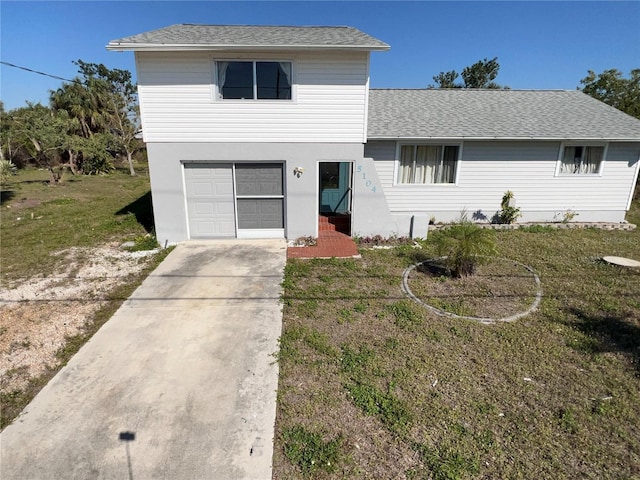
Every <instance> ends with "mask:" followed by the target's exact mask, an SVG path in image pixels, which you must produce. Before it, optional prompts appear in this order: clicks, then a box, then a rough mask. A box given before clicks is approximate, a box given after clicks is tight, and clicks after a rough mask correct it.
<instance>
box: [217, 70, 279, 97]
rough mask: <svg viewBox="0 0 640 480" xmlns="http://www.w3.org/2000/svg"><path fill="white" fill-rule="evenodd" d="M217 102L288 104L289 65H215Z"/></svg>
mask: <svg viewBox="0 0 640 480" xmlns="http://www.w3.org/2000/svg"><path fill="white" fill-rule="evenodd" d="M216 66H217V72H218V79H217V80H218V98H222V99H225V100H227V99H235V100H291V62H258V61H237V62H236V61H232V62H226V61H225V62H222V61H221V62H216Z"/></svg>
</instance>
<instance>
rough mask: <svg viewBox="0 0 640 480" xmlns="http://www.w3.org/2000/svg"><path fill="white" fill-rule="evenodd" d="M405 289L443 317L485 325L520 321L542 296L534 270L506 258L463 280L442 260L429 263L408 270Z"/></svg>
mask: <svg viewBox="0 0 640 480" xmlns="http://www.w3.org/2000/svg"><path fill="white" fill-rule="evenodd" d="M402 286H403V289H404V291H405V292H406V293H407V295H408V296H409V297H410V298H411V299H413V300H414V301H416V302H418V303H420V304H421V305H424V306H425V307H427V308H429V309H430V310H432V311H434V312H435V313H437V314H439V315H444V316H450V317H458V318H467V319H472V320H479V321H481V322H484V323H493V322H496V321H513V320H517V319H518V318H521V317H523V316H525V315H528V314H529V313H531V312H532V311H533V310H535V309H536V308H537V306H538V304H539V303H540V299H541V297H542V289H541V287H540V279H539V277H538V275H537V274H536V273H535V272H534V271H533V269H532V268H531V267H528V266H526V265H523V264H521V263H519V262H516V261H514V260H509V259H506V258H493V259H491V260H490V261H489V263H487V264H485V265H479V266H478V267H477V270H476V273H475V274H474V275H470V276H467V277H462V278H453V277H451V276H449V275H448V274H447V271H446V270H445V268H444V267H443V266H442V262H441V259H432V260H426V261H424V262H421V263H417V264H415V265H412V266H411V267H409V268H407V269H406V270H405V272H404V275H403V281H402Z"/></svg>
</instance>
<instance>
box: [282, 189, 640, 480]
mask: <svg viewBox="0 0 640 480" xmlns="http://www.w3.org/2000/svg"><path fill="white" fill-rule="evenodd" d="M627 218H628V219H629V221H631V222H636V223H637V222H640V208H639V206H638V204H637V202H636V203H635V204H634V206H633V208H632V211H631V212H630V213H629V216H628V217H627ZM496 239H497V243H498V249H499V254H500V256H502V257H508V258H512V259H513V260H516V261H518V262H521V263H523V264H525V265H530V266H531V267H533V269H534V270H535V271H536V272H537V273H538V274H539V276H540V279H541V282H542V288H543V292H544V294H543V300H542V303H541V305H540V307H539V309H538V311H537V312H534V313H533V314H531V315H529V316H527V317H525V318H522V319H520V320H518V321H516V322H514V323H501V324H496V325H481V324H479V323H476V322H473V321H467V320H461V319H451V318H446V317H439V316H436V315H435V314H432V313H431V312H429V311H427V310H426V309H424V308H422V307H421V306H419V305H417V304H414V303H412V302H410V301H408V300H407V299H406V298H405V296H404V294H403V292H402V290H401V287H400V281H401V274H402V272H403V271H404V269H405V268H406V267H407V266H408V265H411V264H413V263H415V262H417V261H420V260H421V259H424V258H426V257H428V256H430V255H432V254H433V253H434V250H433V248H432V246H431V245H430V244H429V242H427V243H426V244H425V245H424V248H423V249H422V250H415V249H412V248H408V247H398V248H396V249H393V250H363V251H362V252H361V253H362V255H363V259H362V260H361V261H354V260H346V261H341V260H331V261H321V260H313V261H299V260H292V261H290V262H289V263H288V265H287V269H286V277H285V281H284V284H285V292H284V295H283V300H284V329H283V335H282V338H281V344H282V346H283V348H284V352H285V353H286V355H282V352H281V356H280V357H279V363H280V384H279V391H278V413H277V421H276V433H277V434H276V445H275V453H274V478H276V479H296V478H306V477H308V476H309V473H308V471H307V470H305V468H303V466H302V465H301V464H300V462H296V461H293V460H292V459H291V457H290V455H288V454H287V453H286V452H288V451H289V449H290V447H291V445H290V443H291V440H290V437H288V436H286V435H284V434H283V432H288V431H290V429H292V428H294V427H295V426H296V425H305V426H307V427H308V428H310V429H311V431H312V432H321V435H322V438H323V441H329V440H330V439H336V438H340V439H341V442H340V444H339V447H338V448H339V451H338V452H336V457H335V461H337V462H338V464H337V465H335V464H334V463H333V462H332V466H334V467H335V470H332V471H328V470H321V469H317V470H316V471H314V472H313V474H312V476H313V478H325V479H328V478H336V479H337V478H416V479H417V478H424V479H467V478H468V479H471V478H554V479H573V478H587V479H607V478H612V479H613V478H640V431H639V430H638V428H637V425H640V408H638V405H640V350H639V347H638V346H639V345H640V296H639V295H638V292H640V272H638V271H633V270H628V269H621V268H617V267H614V266H611V265H608V264H606V263H604V262H602V261H601V260H600V259H601V257H602V256H605V255H618V256H625V257H631V258H636V259H637V258H639V257H640V230H636V231H631V232H623V231H603V230H596V229H588V230H551V229H539V230H512V231H502V232H498V233H497V235H496ZM309 302H313V309H312V311H310V308H309ZM347 312H348V315H347ZM295 332H298V333H297V334H296V333H295Z"/></svg>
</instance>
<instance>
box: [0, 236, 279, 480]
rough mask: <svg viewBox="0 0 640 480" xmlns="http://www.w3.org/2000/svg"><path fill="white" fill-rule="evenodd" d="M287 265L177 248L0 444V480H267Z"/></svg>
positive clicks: (198, 247)
mask: <svg viewBox="0 0 640 480" xmlns="http://www.w3.org/2000/svg"><path fill="white" fill-rule="evenodd" d="M285 257H286V243H285V241H284V240H249V241H243V240H233V241H210V242H187V243H184V244H180V245H179V246H178V247H177V248H176V249H175V250H174V251H173V252H171V254H170V255H169V256H168V257H167V258H166V259H165V261H164V262H163V263H162V264H161V265H160V266H159V267H158V268H157V269H156V270H155V271H154V272H153V273H152V274H151V275H150V276H149V277H148V278H147V279H146V280H145V281H144V283H143V284H142V285H141V286H140V288H138V289H137V290H136V292H135V293H134V294H133V295H132V297H131V298H130V299H129V300H127V301H126V302H125V303H124V304H123V305H122V307H121V308H120V309H119V310H118V312H117V313H116V314H115V315H114V316H113V318H111V320H109V321H108V322H107V323H106V324H105V325H104V326H103V327H102V328H101V329H100V331H98V332H97V333H96V335H95V336H94V337H93V338H92V339H91V340H90V341H89V342H88V343H87V344H86V345H85V346H84V347H83V348H82V349H81V350H80V351H79V352H78V353H77V354H76V355H75V356H74V357H73V358H72V360H71V361H70V362H69V364H68V365H67V366H66V367H64V368H63V369H62V370H61V371H60V372H59V373H58V375H56V377H55V378H53V380H51V382H49V384H48V385H47V386H46V387H45V388H44V389H43V390H42V391H41V392H40V394H38V396H37V397H36V398H35V399H34V400H33V401H32V402H31V404H29V405H28V406H27V408H26V409H25V411H24V412H23V413H22V415H21V416H20V417H19V418H18V419H16V420H15V422H14V423H13V424H12V425H10V426H9V427H7V428H6V429H5V430H4V432H2V434H1V435H0V453H1V457H0V462H1V463H0V478H2V480H13V479H19V480H27V479H28V480H31V479H33V480H36V479H37V480H45V479H47V480H48V479H64V480H69V479H83V480H84V479H118V480H127V479H128V480H134V479H135V480H148V479H171V480H180V479H190V480H192V479H224V480H227V479H257V480H267V479H270V478H271V461H272V453H273V426H274V421H275V408H276V388H277V380H278V369H277V364H276V363H275V358H274V356H273V354H274V353H275V352H276V350H277V339H278V337H279V336H280V331H281V322H282V311H281V305H280V302H279V299H280V293H281V287H280V283H281V281H282V275H283V268H284V264H285V261H286V260H285Z"/></svg>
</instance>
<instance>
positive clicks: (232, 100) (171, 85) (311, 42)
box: [107, 25, 640, 245]
mask: <svg viewBox="0 0 640 480" xmlns="http://www.w3.org/2000/svg"><path fill="white" fill-rule="evenodd" d="M107 48H109V49H110V50H132V51H134V52H135V56H136V69H137V74H138V92H139V100H140V110H141V116H142V126H143V135H144V140H145V142H146V143H147V149H148V155H149V169H150V175H151V191H152V197H153V208H154V216H155V225H156V233H157V238H158V241H159V242H160V243H161V244H163V245H164V244H165V243H176V242H179V241H181V240H186V239H192V238H193V239H195V238H218V237H235V238H243V237H244V238H250V237H254V238H256V237H272V238H274V237H285V238H288V239H290V240H294V239H296V238H298V237H307V236H311V237H315V236H317V235H318V231H319V225H318V220H319V216H322V219H323V220H325V219H326V218H325V217H330V221H331V223H334V224H335V226H336V228H337V229H338V230H340V231H341V232H343V233H346V234H352V235H360V236H367V235H382V236H391V235H398V236H406V235H414V236H417V237H421V236H424V235H425V234H426V231H427V228H428V227H427V224H428V222H429V221H430V220H435V221H436V222H451V221H455V220H456V219H457V218H459V216H460V214H461V212H463V211H466V212H467V213H468V214H469V216H470V217H471V218H472V219H473V220H474V221H477V222H485V223H486V222H490V221H492V219H494V218H496V216H497V212H498V211H499V209H500V201H501V199H502V196H503V195H504V193H505V192H506V191H512V192H513V193H514V195H515V197H514V200H515V202H516V205H517V206H518V208H520V210H521V213H522V217H521V219H520V221H523V222H549V221H565V220H566V219H568V218H572V219H573V218H575V219H576V220H577V221H581V222H624V221H625V214H626V212H627V211H628V210H629V208H630V206H631V202H632V199H633V194H634V187H635V185H636V179H637V178H638V174H639V172H640V120H638V119H636V118H633V117H631V116H629V115H627V114H625V113H623V112H621V111H619V110H616V109H615V108H613V107H610V106H608V105H605V104H604V103H602V102H600V101H598V100H596V99H594V98H591V97H589V96H588V95H586V94H584V93H582V92H580V91H577V90H569V91H563V90H509V89H507V90H496V89H489V90H483V89H426V88H425V89H414V90H403V89H380V90H375V89H372V90H369V56H370V54H371V52H372V51H382V50H387V49H389V46H388V45H387V44H385V43H383V42H382V41H380V40H377V39H375V38H372V37H370V36H369V35H366V34H365V33H362V32H360V31H359V30H356V29H354V28H350V27H275V26H209V25H174V26H171V27H167V28H163V29H160V30H155V31H152V32H148V33H142V34H140V35H135V36H133V37H128V38H122V39H120V40H113V41H112V42H110V43H109V45H108V46H107Z"/></svg>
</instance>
